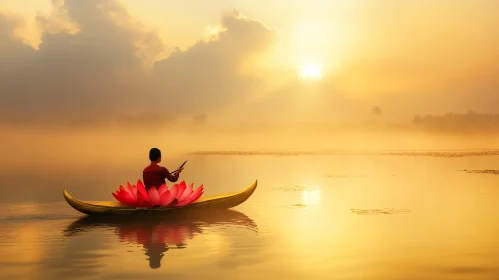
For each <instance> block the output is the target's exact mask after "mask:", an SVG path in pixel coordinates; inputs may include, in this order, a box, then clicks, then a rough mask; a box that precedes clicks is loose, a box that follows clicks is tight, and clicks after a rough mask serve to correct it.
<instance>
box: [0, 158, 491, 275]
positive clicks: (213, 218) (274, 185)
mask: <svg viewBox="0 0 499 280" xmlns="http://www.w3.org/2000/svg"><path fill="white" fill-rule="evenodd" d="M184 158H187V159H188V160H189V162H188V164H187V165H186V170H185V172H184V173H183V179H185V180H186V181H187V182H194V183H195V184H196V185H200V184H204V186H205V190H206V191H205V194H204V195H214V194H221V193H229V192H234V191H239V190H242V189H244V188H246V187H248V186H249V185H250V184H251V183H252V182H253V181H254V180H255V179H258V188H257V190H256V191H255V193H254V195H253V196H252V197H251V198H250V199H249V200H248V201H246V202H245V203H244V204H242V205H240V206H238V207H236V208H234V209H232V210H230V211H217V212H206V213H198V214H197V215H194V216H192V215H191V216H187V217H182V216H177V217H164V218H161V219H157V218H156V219H141V220H123V219H105V220H103V219H93V218H88V217H86V216H84V215H82V214H80V213H78V212H76V211H74V210H73V209H72V208H70V207H69V206H68V205H67V204H66V203H65V202H64V201H63V198H62V189H63V188H67V189H68V191H69V192H70V193H71V194H72V195H74V196H75V197H77V198H80V199H85V200H105V199H109V200H111V199H112V196H111V195H110V192H111V191H113V190H114V189H116V188H117V187H118V186H119V184H123V183H126V181H127V180H128V181H136V180H138V179H139V178H140V174H141V170H142V168H143V167H144V166H145V164H147V163H142V162H139V163H137V164H135V163H134V164H131V165H125V164H123V165H120V164H116V163H113V164H109V165H106V166H104V165H87V166H81V165H79V166H73V167H72V166H57V165H56V164H54V165H51V166H46V167H41V169H40V172H39V173H36V172H35V173H32V174H28V175H26V176H24V175H23V174H22V172H17V171H16V168H10V169H8V168H7V169H3V171H1V172H2V173H1V174H0V176H2V179H3V181H2V182H3V183H1V185H0V190H1V191H2V192H3V193H4V195H3V197H2V198H0V201H1V203H2V204H1V206H0V278H2V279H146V278H145V277H147V279H166V278H172V277H175V278H176V279H199V278H206V279H279V278H282V279H499V239H498V238H497V236H499V223H498V218H497V213H499V203H497V201H499V176H497V175H494V173H493V172H484V173H480V172H471V173H470V172H463V170H496V169H499V157H498V156H496V155H493V154H492V155H483V154H479V155H474V156H469V155H468V156H462V157H432V156H425V155H418V156H411V155H410V154H409V155H407V154H397V155H389V154H383V155H373V154H366V155H362V154H354V155H352V154H339V155H297V156H275V155H252V156H238V155H230V154H228V155H190V156H178V157H173V158H169V159H168V160H165V161H166V162H165V164H167V165H168V166H172V167H174V166H176V165H178V164H179V163H181V162H182V159H184Z"/></svg>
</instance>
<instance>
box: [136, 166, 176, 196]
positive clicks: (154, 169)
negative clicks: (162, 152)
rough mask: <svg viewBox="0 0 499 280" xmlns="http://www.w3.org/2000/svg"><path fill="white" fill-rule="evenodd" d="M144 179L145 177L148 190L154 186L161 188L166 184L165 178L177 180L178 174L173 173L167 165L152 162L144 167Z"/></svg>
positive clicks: (172, 180) (171, 180)
mask: <svg viewBox="0 0 499 280" xmlns="http://www.w3.org/2000/svg"><path fill="white" fill-rule="evenodd" d="M142 179H144V186H145V188H146V191H148V190H149V189H150V188H151V187H153V186H154V187H156V188H159V187H160V186H161V185H162V184H166V181H165V179H168V181H170V182H176V181H177V180H178V174H176V175H172V174H170V172H169V171H168V169H166V167H162V166H159V165H157V164H151V165H149V166H147V167H146V168H144V171H143V172H142Z"/></svg>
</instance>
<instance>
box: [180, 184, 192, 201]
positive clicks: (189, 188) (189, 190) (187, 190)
mask: <svg viewBox="0 0 499 280" xmlns="http://www.w3.org/2000/svg"><path fill="white" fill-rule="evenodd" d="M193 186H194V184H190V185H189V186H187V187H186V188H185V191H184V193H183V194H182V195H181V196H180V198H179V199H178V203H179V204H180V203H182V202H183V201H185V200H187V198H188V197H189V196H190V195H191V194H192V187H193Z"/></svg>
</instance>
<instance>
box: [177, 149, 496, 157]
mask: <svg viewBox="0 0 499 280" xmlns="http://www.w3.org/2000/svg"><path fill="white" fill-rule="evenodd" d="M185 155H191V156H333V155H381V156H427V157H443V158H452V157H472V156H499V149H483V150H482V149H463V150H383V151H358V150H357V151H356V150H321V151H304V150H301V151H279V150H227V151H224V150H218V151H194V152H187V153H185Z"/></svg>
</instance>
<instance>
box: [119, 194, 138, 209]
mask: <svg viewBox="0 0 499 280" xmlns="http://www.w3.org/2000/svg"><path fill="white" fill-rule="evenodd" d="M121 198H122V199H123V201H124V202H125V204H126V205H130V206H135V205H136V204H137V203H136V202H137V201H136V200H135V199H133V197H132V195H131V194H130V193H128V192H126V191H125V192H123V194H122V196H121Z"/></svg>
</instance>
